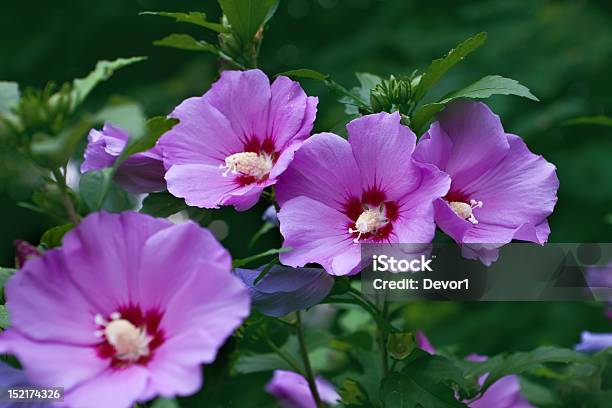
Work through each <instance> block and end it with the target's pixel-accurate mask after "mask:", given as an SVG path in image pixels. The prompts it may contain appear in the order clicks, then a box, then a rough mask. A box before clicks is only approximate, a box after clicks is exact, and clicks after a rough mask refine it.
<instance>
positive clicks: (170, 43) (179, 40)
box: [153, 34, 218, 54]
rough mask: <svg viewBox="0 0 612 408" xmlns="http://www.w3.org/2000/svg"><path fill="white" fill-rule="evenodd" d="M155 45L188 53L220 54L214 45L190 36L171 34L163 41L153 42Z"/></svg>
mask: <svg viewBox="0 0 612 408" xmlns="http://www.w3.org/2000/svg"><path fill="white" fill-rule="evenodd" d="M153 45H157V46H160V47H171V48H178V49H180V50H188V51H205V52H212V53H213V54H216V53H217V52H218V50H217V47H216V46H214V45H213V44H209V43H207V42H206V41H202V40H196V39H195V38H193V37H192V36H190V35H188V34H170V35H169V36H167V37H164V38H162V39H161V40H157V41H153Z"/></svg>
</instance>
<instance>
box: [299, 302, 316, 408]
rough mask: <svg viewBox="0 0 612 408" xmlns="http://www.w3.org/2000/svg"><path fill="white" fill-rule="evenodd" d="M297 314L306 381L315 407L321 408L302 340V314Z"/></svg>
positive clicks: (304, 343)
mask: <svg viewBox="0 0 612 408" xmlns="http://www.w3.org/2000/svg"><path fill="white" fill-rule="evenodd" d="M295 314H296V316H297V322H296V329H297V336H298V342H299V344H300V353H301V354H302V360H304V371H305V374H306V375H305V377H306V381H308V388H310V393H311V394H312V398H313V399H314V402H315V406H316V407H317V408H323V403H322V402H321V397H320V396H319V391H318V390H317V383H316V382H315V377H314V374H313V371H312V366H311V365H310V359H309V358H308V349H307V348H306V341H305V340H304V329H303V328H302V316H301V314H300V312H299V311H298V312H295Z"/></svg>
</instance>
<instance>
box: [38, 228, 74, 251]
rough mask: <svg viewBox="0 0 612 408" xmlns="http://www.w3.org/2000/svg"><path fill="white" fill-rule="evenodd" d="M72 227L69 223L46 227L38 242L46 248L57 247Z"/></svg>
mask: <svg viewBox="0 0 612 408" xmlns="http://www.w3.org/2000/svg"><path fill="white" fill-rule="evenodd" d="M72 228H74V225H72V224H70V223H69V224H64V225H58V226H57V227H53V228H51V229H48V230H47V231H45V232H44V233H43V234H42V237H40V243H41V244H42V245H44V246H46V247H47V248H55V247H58V246H60V245H62V239H63V238H64V235H65V234H66V233H67V232H68V231H70V230H71V229H72Z"/></svg>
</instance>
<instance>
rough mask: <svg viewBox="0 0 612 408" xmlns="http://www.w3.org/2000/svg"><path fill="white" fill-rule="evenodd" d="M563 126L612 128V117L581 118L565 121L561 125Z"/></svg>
mask: <svg viewBox="0 0 612 408" xmlns="http://www.w3.org/2000/svg"><path fill="white" fill-rule="evenodd" d="M562 125H563V126H571V125H600V126H612V117H610V116H605V115H598V116H581V117H579V118H574V119H570V120H566V121H565V122H563V123H562Z"/></svg>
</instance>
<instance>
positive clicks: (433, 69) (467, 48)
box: [414, 32, 487, 101]
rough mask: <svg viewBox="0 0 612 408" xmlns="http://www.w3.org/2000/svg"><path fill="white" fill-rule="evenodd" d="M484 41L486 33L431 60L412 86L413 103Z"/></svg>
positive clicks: (479, 34) (477, 35) (471, 38)
mask: <svg viewBox="0 0 612 408" xmlns="http://www.w3.org/2000/svg"><path fill="white" fill-rule="evenodd" d="M486 39H487V33H485V32H482V33H478V34H476V35H474V36H473V37H470V38H468V39H467V40H465V41H463V42H462V43H461V44H459V45H457V46H456V47H455V48H453V49H452V50H450V51H449V52H448V53H447V54H446V55H445V56H443V57H442V58H439V59H436V60H433V61H432V62H431V64H430V65H429V67H428V68H427V70H426V71H425V72H424V73H423V75H421V76H420V77H418V78H419V79H418V80H417V83H415V84H414V85H415V90H414V101H419V100H420V99H421V98H423V96H425V94H426V93H427V92H428V91H429V90H430V89H431V87H432V86H434V85H435V84H436V82H438V81H439V80H440V78H442V76H443V75H444V74H446V72H447V71H448V70H449V69H451V68H452V67H454V66H455V65H456V64H457V63H458V62H460V61H461V60H463V59H464V58H465V57H466V56H467V55H469V54H470V53H471V52H472V51H474V50H476V49H477V48H479V47H480V46H481V45H483V44H484V43H485V41H486Z"/></svg>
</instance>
